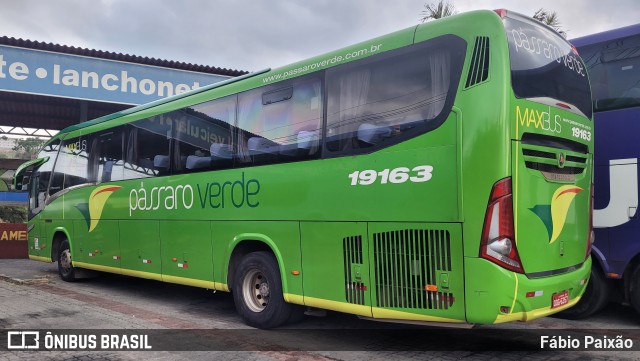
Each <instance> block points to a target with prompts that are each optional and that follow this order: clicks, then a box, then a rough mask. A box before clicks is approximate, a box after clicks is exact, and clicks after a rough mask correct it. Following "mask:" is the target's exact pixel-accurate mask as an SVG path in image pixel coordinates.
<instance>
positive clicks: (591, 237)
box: [584, 183, 596, 261]
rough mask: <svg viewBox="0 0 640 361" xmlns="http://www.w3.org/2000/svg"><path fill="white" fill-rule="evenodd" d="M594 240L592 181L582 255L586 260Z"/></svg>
mask: <svg viewBox="0 0 640 361" xmlns="http://www.w3.org/2000/svg"><path fill="white" fill-rule="evenodd" d="M595 241H596V234H595V233H594V232H593V183H591V197H590V198H589V234H588V235H587V253H586V254H585V255H584V260H585V261H586V260H587V259H588V258H589V255H590V254H591V246H593V242H595Z"/></svg>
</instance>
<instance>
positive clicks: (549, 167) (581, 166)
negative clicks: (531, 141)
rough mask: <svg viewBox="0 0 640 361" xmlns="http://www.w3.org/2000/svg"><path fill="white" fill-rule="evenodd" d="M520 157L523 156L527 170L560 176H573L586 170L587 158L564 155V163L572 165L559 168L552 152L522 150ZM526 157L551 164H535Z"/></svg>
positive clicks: (535, 162) (556, 157)
mask: <svg viewBox="0 0 640 361" xmlns="http://www.w3.org/2000/svg"><path fill="white" fill-rule="evenodd" d="M522 155H524V156H525V166H526V167H527V168H529V169H533V170H537V171H541V172H546V173H552V174H562V175H575V174H582V172H584V170H585V168H586V163H587V158H585V157H580V156H574V155H566V157H565V162H566V163H567V164H571V163H573V165H567V166H564V165H563V166H562V167H561V166H560V164H559V162H558V161H557V160H556V159H558V156H557V155H556V153H553V152H545V151H541V150H535V149H523V150H522ZM526 157H536V158H543V159H549V160H551V162H537V161H533V160H527V159H526Z"/></svg>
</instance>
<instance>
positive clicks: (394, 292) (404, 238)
mask: <svg viewBox="0 0 640 361" xmlns="http://www.w3.org/2000/svg"><path fill="white" fill-rule="evenodd" d="M373 246H374V269H375V289H376V296H377V297H376V306H378V307H387V308H410V309H445V310H446V309H448V308H450V307H451V306H452V305H453V302H454V297H453V294H451V293H448V292H442V291H441V290H439V289H438V287H437V284H438V275H439V274H440V273H441V272H450V271H451V240H450V235H449V232H448V231H444V230H425V229H407V230H401V231H391V232H383V233H375V234H374V235H373Z"/></svg>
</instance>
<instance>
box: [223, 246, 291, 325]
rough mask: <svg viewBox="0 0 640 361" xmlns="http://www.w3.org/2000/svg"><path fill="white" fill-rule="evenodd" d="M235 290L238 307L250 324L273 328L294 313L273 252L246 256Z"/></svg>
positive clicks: (237, 272)
mask: <svg viewBox="0 0 640 361" xmlns="http://www.w3.org/2000/svg"><path fill="white" fill-rule="evenodd" d="M232 290H233V300H234V303H235V305H236V310H237V311H238V313H239V314H240V316H242V319H243V320H244V322H245V323H246V324H247V325H249V326H252V327H257V328H261V329H269V328H274V327H278V326H281V325H282V324H284V323H286V322H287V320H288V319H289V317H290V316H291V312H292V310H293V305H291V304H289V303H287V302H285V301H284V297H283V294H282V281H281V279H280V270H279V268H278V262H277V261H276V258H275V256H274V255H273V254H272V253H270V252H262V251H261V252H253V253H249V254H247V255H246V256H244V258H242V260H241V261H240V264H239V265H238V268H237V269H236V272H235V279H234V282H233V289H232Z"/></svg>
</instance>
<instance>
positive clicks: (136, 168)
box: [122, 118, 171, 179]
mask: <svg viewBox="0 0 640 361" xmlns="http://www.w3.org/2000/svg"><path fill="white" fill-rule="evenodd" d="M170 134H171V123H168V124H167V123H165V122H160V121H157V120H156V119H154V118H148V119H141V120H138V121H135V122H133V123H131V125H130V126H127V128H126V132H125V135H126V145H127V146H126V154H125V159H124V169H123V176H122V177H123V179H137V178H147V177H154V176H160V175H168V174H169V169H170V168H169V167H170V158H169V149H170V141H171V138H170Z"/></svg>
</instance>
